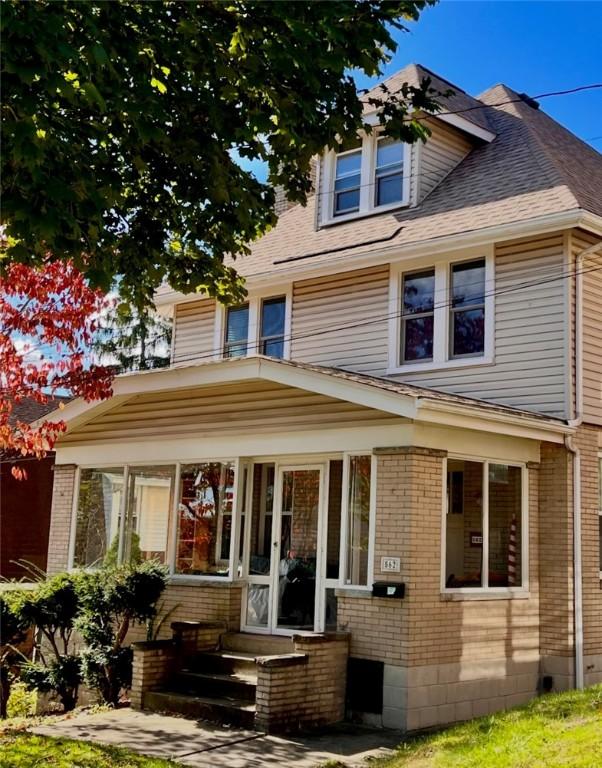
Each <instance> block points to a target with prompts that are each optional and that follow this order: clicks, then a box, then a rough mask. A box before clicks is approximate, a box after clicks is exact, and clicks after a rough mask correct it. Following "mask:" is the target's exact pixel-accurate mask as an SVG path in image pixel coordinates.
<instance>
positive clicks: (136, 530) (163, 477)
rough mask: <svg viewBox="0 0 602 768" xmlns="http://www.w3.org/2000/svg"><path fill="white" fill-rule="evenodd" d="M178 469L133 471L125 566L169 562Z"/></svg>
mask: <svg viewBox="0 0 602 768" xmlns="http://www.w3.org/2000/svg"><path fill="white" fill-rule="evenodd" d="M174 480H175V467H174V466H171V465H169V466H149V467H129V471H128V492H127V500H126V514H125V526H124V532H123V544H122V547H121V551H122V556H121V558H120V559H121V561H122V562H126V563H128V562H131V563H139V562H140V561H142V560H156V561H158V562H160V563H165V562H166V561H167V532H168V530H169V511H170V509H171V508H172V506H173V489H174Z"/></svg>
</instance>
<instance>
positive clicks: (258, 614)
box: [246, 584, 270, 627]
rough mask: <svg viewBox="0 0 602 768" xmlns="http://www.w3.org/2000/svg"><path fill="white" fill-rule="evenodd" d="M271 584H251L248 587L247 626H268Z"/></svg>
mask: <svg viewBox="0 0 602 768" xmlns="http://www.w3.org/2000/svg"><path fill="white" fill-rule="evenodd" d="M269 604H270V585H269V584H249V586H248V588H247V622H246V623H247V626H248V627H267V626H268V618H269Z"/></svg>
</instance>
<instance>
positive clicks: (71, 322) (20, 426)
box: [0, 261, 113, 479]
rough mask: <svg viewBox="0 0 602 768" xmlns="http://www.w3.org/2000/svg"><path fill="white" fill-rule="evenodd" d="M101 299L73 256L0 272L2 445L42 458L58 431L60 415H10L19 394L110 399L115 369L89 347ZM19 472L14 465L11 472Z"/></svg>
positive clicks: (6, 449)
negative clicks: (38, 418)
mask: <svg viewBox="0 0 602 768" xmlns="http://www.w3.org/2000/svg"><path fill="white" fill-rule="evenodd" d="M106 308H107V299H106V298H105V297H104V295H103V294H102V293H101V292H100V291H98V290H93V289H91V288H90V287H89V285H88V284H87V282H86V279H85V277H84V275H83V274H82V273H81V272H80V271H79V270H78V269H76V268H75V267H74V266H73V264H72V263H71V262H62V261H55V262H50V261H48V262H47V263H45V264H44V265H43V266H42V267H39V268H34V267H30V266H26V265H24V264H10V265H8V266H7V267H5V268H4V269H3V270H2V272H1V273H0V451H2V452H3V453H8V454H12V455H16V456H21V457H26V456H34V457H37V458H43V457H44V456H45V455H46V453H47V452H48V451H50V450H52V448H53V446H54V443H55V442H56V439H57V437H58V436H59V434H60V433H61V432H64V431H65V429H66V425H65V423H64V422H63V421H60V420H58V421H50V420H45V421H44V422H42V423H40V424H38V425H36V426H32V425H30V424H28V423H26V422H23V421H20V420H19V419H16V418H11V414H12V413H13V408H14V406H15V404H18V403H20V402H22V401H23V400H25V399H30V400H35V401H36V402H38V403H42V404H44V403H48V401H49V400H51V399H52V398H53V396H55V395H57V394H65V393H68V394H69V395H72V396H73V397H83V398H84V399H85V400H88V401H90V400H103V399H105V398H107V397H110V396H111V394H112V391H111V380H112V376H113V373H112V371H111V369H110V368H108V367H105V366H99V365H95V364H92V363H91V362H90V360H89V349H90V345H91V344H92V342H93V340H94V334H95V333H96V330H97V318H98V317H99V314H100V313H101V312H102V311H103V310H106ZM25 474H26V473H25V471H24V470H23V469H22V468H21V467H19V466H14V467H13V475H14V476H15V477H17V478H19V479H20V478H22V477H24V476H25Z"/></svg>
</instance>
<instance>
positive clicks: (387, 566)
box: [380, 557, 401, 573]
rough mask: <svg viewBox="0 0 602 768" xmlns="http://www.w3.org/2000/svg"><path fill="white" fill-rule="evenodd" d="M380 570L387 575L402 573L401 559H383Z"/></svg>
mask: <svg viewBox="0 0 602 768" xmlns="http://www.w3.org/2000/svg"><path fill="white" fill-rule="evenodd" d="M380 570H381V571H382V572H387V573H399V572H400V571H401V559H400V558H399V557H381V559H380Z"/></svg>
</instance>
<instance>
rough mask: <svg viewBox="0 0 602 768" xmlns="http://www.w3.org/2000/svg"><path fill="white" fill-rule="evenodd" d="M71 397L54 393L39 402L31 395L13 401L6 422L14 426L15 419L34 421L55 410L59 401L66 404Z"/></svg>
mask: <svg viewBox="0 0 602 768" xmlns="http://www.w3.org/2000/svg"><path fill="white" fill-rule="evenodd" d="M72 399H73V398H71V397H65V396H62V395H54V396H53V397H50V398H49V399H48V402H46V403H39V402H38V401H37V400H34V398H33V397H25V398H23V400H20V401H19V402H14V403H13V407H12V411H11V412H10V416H9V418H8V423H9V424H10V425H11V426H14V425H15V424H16V422H17V421H23V422H25V423H26V424H31V423H32V422H34V421H38V420H39V419H42V418H43V417H44V416H46V415H47V414H49V413H52V412H53V411H56V409H57V408H58V407H60V406H59V403H63V404H67V403H68V402H69V401H70V400H72Z"/></svg>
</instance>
